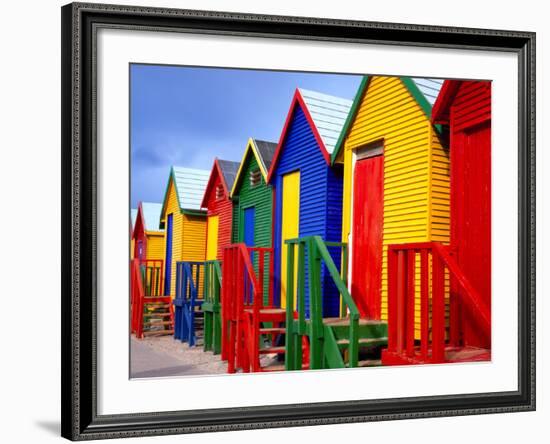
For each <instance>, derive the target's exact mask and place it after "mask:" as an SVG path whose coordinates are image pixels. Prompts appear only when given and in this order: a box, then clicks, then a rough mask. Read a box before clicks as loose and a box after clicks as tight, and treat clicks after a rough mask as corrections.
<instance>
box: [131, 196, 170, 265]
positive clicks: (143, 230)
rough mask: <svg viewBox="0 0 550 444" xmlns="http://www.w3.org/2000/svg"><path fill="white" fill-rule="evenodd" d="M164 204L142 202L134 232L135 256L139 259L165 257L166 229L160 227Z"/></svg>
mask: <svg viewBox="0 0 550 444" xmlns="http://www.w3.org/2000/svg"><path fill="white" fill-rule="evenodd" d="M161 210H162V205H161V204H159V203H153V202H140V203H139V205H138V208H137V214H136V222H135V224H134V230H133V233H132V240H133V241H134V252H133V254H134V256H133V257H135V258H137V259H139V260H142V261H143V260H163V259H164V230H163V229H161V228H160V212H161Z"/></svg>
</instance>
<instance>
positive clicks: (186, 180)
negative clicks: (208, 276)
mask: <svg viewBox="0 0 550 444" xmlns="http://www.w3.org/2000/svg"><path fill="white" fill-rule="evenodd" d="M209 175H210V172H209V171H207V170H199V169H193V168H183V167H177V166H172V167H171V168H170V175H169V177H168V183H167V185H166V192H165V194H164V200H163V203H162V210H161V215H160V221H161V224H163V226H164V264H165V265H164V267H165V271H164V279H165V280H164V291H165V293H166V294H167V295H171V296H172V297H174V295H175V285H176V282H175V281H176V262H178V261H201V262H202V261H204V260H205V257H206V248H205V247H206V212H205V211H203V210H202V209H201V201H202V197H203V196H204V190H205V188H206V183H207V182H208V177H209Z"/></svg>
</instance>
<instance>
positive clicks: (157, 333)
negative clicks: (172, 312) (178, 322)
mask: <svg viewBox="0 0 550 444" xmlns="http://www.w3.org/2000/svg"><path fill="white" fill-rule="evenodd" d="M173 334H174V330H147V331H144V332H143V336H164V335H173Z"/></svg>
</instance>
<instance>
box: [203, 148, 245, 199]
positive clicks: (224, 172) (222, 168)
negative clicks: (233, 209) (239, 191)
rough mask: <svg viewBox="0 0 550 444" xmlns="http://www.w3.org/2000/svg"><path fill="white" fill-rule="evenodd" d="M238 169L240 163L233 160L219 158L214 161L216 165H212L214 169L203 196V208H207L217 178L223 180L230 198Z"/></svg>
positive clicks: (226, 193)
mask: <svg viewBox="0 0 550 444" xmlns="http://www.w3.org/2000/svg"><path fill="white" fill-rule="evenodd" d="M238 169H239V162H234V161H232V160H221V159H218V158H217V157H216V158H215V159H214V165H212V169H211V170H210V175H209V178H208V182H207V184H206V187H205V189H204V194H203V196H202V201H201V208H206V206H207V204H208V196H209V194H210V192H211V190H212V187H213V186H214V183H215V182H216V178H217V177H219V178H220V179H221V183H222V186H223V189H224V192H225V195H226V196H227V197H229V193H230V192H231V188H232V187H233V183H234V182H235V177H236V175H237V170H238Z"/></svg>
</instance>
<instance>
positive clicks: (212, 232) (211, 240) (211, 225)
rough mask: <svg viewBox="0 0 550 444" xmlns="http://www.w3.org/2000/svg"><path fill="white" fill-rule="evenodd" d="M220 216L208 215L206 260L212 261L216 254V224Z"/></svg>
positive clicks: (217, 224)
mask: <svg viewBox="0 0 550 444" xmlns="http://www.w3.org/2000/svg"><path fill="white" fill-rule="evenodd" d="M219 222H220V216H208V235H207V237H206V260H207V261H213V260H215V259H216V257H217V255H218V226H219Z"/></svg>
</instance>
